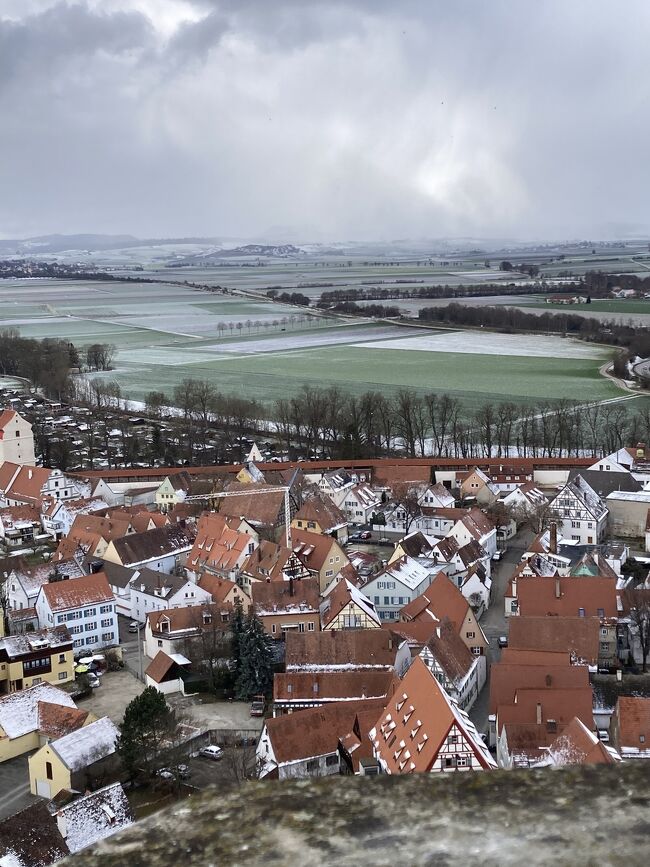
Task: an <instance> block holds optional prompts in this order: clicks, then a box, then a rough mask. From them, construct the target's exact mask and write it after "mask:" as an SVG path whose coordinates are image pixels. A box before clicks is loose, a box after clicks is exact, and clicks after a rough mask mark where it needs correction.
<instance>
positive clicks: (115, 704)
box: [77, 668, 144, 726]
mask: <svg viewBox="0 0 650 867" xmlns="http://www.w3.org/2000/svg"><path fill="white" fill-rule="evenodd" d="M143 689H144V684H143V683H141V682H140V681H139V680H138V679H137V677H135V676H134V675H133V674H131V672H130V671H129V670H128V669H126V668H125V669H123V670H122V671H107V672H106V674H104V675H102V685H101V686H100V687H98V688H97V689H93V691H92V693H91V694H90V695H89V696H88V698H82V699H80V700H79V701H78V702H77V704H78V705H79V707H80V708H81V709H82V710H87V711H90V712H91V713H94V714H95V716H96V717H98V718H99V717H103V716H108V717H110V718H111V720H112V721H113V722H114V723H115V725H118V726H119V725H121V723H122V719H123V717H124V711H125V709H126V706H127V704H128V703H129V702H130V701H131V700H132V699H134V698H135V697H136V696H137V695H140V693H141V692H142V690H143Z"/></svg>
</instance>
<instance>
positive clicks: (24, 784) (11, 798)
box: [0, 756, 40, 819]
mask: <svg viewBox="0 0 650 867" xmlns="http://www.w3.org/2000/svg"><path fill="white" fill-rule="evenodd" d="M39 800H40V798H37V797H36V796H35V795H32V794H31V792H30V791H29V770H28V767H27V756H19V757H18V758H17V759H11V760H10V761H8V762H3V763H2V764H1V765H0V819H4V818H6V817H7V816H13V814H14V813H18V812H19V811H20V810H24V809H25V807H29V805H30V804H33V803H34V801H39Z"/></svg>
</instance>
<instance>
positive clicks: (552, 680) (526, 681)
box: [490, 653, 589, 722]
mask: <svg viewBox="0 0 650 867" xmlns="http://www.w3.org/2000/svg"><path fill="white" fill-rule="evenodd" d="M564 660H565V661H564V663H563V664H550V665H549V664H548V663H544V662H540V664H537V665H536V664H533V662H532V660H526V661H524V660H520V662H521V663H522V664H517V663H512V662H498V663H496V664H495V665H493V666H492V668H491V670H490V713H495V712H496V709H497V708H498V707H499V706H500V705H506V704H511V703H512V702H513V701H514V698H515V695H516V693H517V691H518V690H519V689H524V688H529V689H538V688H539V689H544V688H546V689H580V688H582V687H585V686H587V687H588V686H589V671H588V669H587V666H586V665H571V664H570V662H569V654H568V653H567V654H566V656H565V658H564ZM529 722H534V720H529Z"/></svg>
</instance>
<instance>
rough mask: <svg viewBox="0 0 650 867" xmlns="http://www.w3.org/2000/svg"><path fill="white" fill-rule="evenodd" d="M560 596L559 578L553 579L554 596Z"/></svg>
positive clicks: (557, 597)
mask: <svg viewBox="0 0 650 867" xmlns="http://www.w3.org/2000/svg"><path fill="white" fill-rule="evenodd" d="M561 596H562V592H561V591H560V579H559V578H556V579H555V598H556V599H559V598H560V597H561Z"/></svg>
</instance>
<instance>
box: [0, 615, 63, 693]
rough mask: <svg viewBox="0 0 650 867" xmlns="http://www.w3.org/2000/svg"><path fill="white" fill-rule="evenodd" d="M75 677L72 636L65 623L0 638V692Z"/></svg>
mask: <svg viewBox="0 0 650 867" xmlns="http://www.w3.org/2000/svg"><path fill="white" fill-rule="evenodd" d="M72 680H74V658H73V652H72V637H71V635H70V633H69V632H68V629H67V627H66V626H57V627H55V628H54V629H41V630H39V631H38V632H27V633H25V634H23V635H9V636H6V637H5V638H2V639H0V695H6V694H8V693H12V692H18V691H19V690H21V689H28V688H29V687H30V686H35V685H36V684H39V683H53V684H56V685H57V686H61V685H63V684H65V683H69V682H71V681H72Z"/></svg>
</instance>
